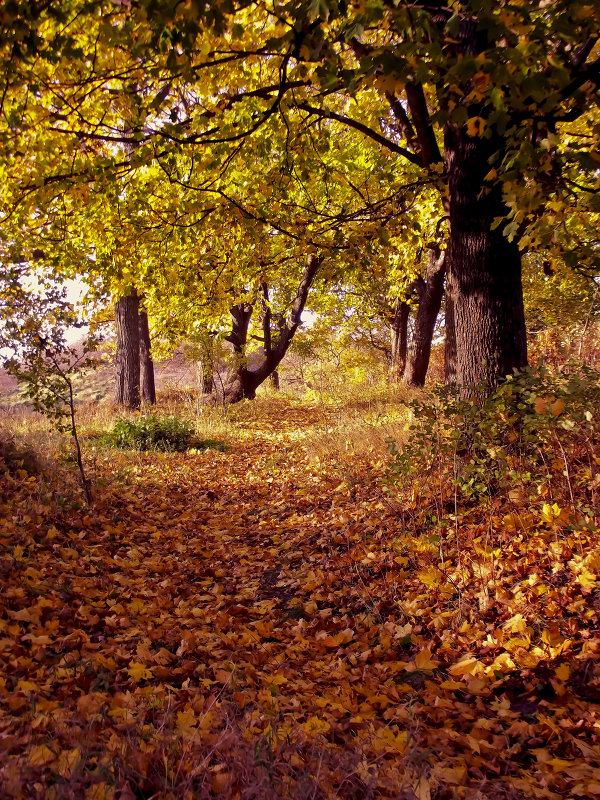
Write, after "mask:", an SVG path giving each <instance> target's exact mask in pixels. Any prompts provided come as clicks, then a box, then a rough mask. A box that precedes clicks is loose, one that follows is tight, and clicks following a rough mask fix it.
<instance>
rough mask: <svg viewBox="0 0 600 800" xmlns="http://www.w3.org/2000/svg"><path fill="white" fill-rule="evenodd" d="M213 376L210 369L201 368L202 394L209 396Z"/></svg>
mask: <svg viewBox="0 0 600 800" xmlns="http://www.w3.org/2000/svg"><path fill="white" fill-rule="evenodd" d="M213 386H214V382H213V374H212V369H211V368H209V367H208V366H207V365H203V366H202V394H210V393H211V392H212V390H213Z"/></svg>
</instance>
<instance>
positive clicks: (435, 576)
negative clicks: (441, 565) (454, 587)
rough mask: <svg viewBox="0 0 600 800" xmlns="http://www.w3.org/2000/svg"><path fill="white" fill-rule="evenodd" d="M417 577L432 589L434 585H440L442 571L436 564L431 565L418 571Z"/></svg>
mask: <svg viewBox="0 0 600 800" xmlns="http://www.w3.org/2000/svg"><path fill="white" fill-rule="evenodd" d="M417 578H418V579H419V580H420V581H421V583H422V584H423V585H424V586H427V588H428V589H432V588H433V587H434V586H438V585H439V583H440V580H441V578H442V573H441V572H440V570H439V569H438V568H437V567H436V566H431V567H428V568H427V569H422V570H421V571H420V572H418V573H417Z"/></svg>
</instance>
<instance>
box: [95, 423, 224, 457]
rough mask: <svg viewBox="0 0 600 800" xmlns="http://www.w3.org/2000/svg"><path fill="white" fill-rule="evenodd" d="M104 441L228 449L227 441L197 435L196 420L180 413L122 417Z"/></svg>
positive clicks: (138, 447) (129, 445)
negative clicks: (167, 415) (160, 415)
mask: <svg viewBox="0 0 600 800" xmlns="http://www.w3.org/2000/svg"><path fill="white" fill-rule="evenodd" d="M100 442H101V443H102V444H104V445H106V446H108V447H119V448H123V449H130V450H162V451H165V452H183V451H185V450H192V449H195V450H206V449H208V448H212V449H215V450H224V449H225V445H224V444H223V442H219V441H216V440H213V439H199V438H198V437H197V436H196V434H195V428H194V423H193V422H191V421H190V420H186V419H182V418H181V417H177V416H171V417H159V416H155V415H151V416H148V417H140V418H139V419H136V420H129V419H118V420H117V421H116V422H115V424H114V426H113V428H112V430H110V431H106V432H105V433H103V434H102V436H101V437H100Z"/></svg>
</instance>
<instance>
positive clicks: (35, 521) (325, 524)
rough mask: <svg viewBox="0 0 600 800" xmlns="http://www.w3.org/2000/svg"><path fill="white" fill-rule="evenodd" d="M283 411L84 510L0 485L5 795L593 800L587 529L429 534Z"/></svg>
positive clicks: (595, 763)
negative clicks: (291, 427) (280, 432)
mask: <svg viewBox="0 0 600 800" xmlns="http://www.w3.org/2000/svg"><path fill="white" fill-rule="evenodd" d="M544 402H546V401H544ZM545 408H546V406H544V409H545ZM310 413H311V412H310V411H309V410H307V409H301V408H295V409H294V416H293V419H294V424H298V425H299V426H300V425H302V426H304V427H306V424H307V421H308V419H309V416H310ZM544 413H545V412H544ZM281 418H282V412H281V411H280V412H279V415H278V417H277V420H276V421H275V420H269V419H265V420H264V422H263V424H264V426H265V428H266V429H267V433H266V434H265V436H264V437H262V438H261V437H260V433H259V431H258V430H257V428H256V426H255V427H253V429H252V436H251V437H248V438H242V437H240V442H239V445H237V446H236V447H235V448H233V449H232V450H230V451H229V452H228V453H226V454H224V453H219V452H214V451H210V452H205V453H201V454H197V455H187V456H182V455H177V454H169V455H161V456H160V457H159V458H156V457H155V456H151V455H148V456H136V457H135V458H136V459H137V460H136V464H137V466H138V467H139V469H138V472H137V473H135V474H134V477H132V479H131V482H130V484H129V485H123V484H119V483H116V482H114V483H113V482H111V481H110V475H109V474H107V475H106V476H105V480H106V488H105V491H104V494H103V496H102V497H100V498H99V500H98V503H97V505H96V507H95V508H94V511H93V512H92V513H89V514H87V515H83V514H82V513H81V512H78V511H76V510H72V509H71V510H68V511H67V510H65V511H61V510H59V509H56V508H52V507H51V506H49V505H46V504H44V503H43V502H41V500H40V499H39V495H36V488H35V485H34V484H33V483H32V482H31V481H30V480H29V479H27V480H24V479H22V478H20V477H19V476H18V475H17V476H9V475H5V476H4V477H3V478H2V481H3V490H4V491H3V495H2V500H1V501H0V510H1V516H0V574H1V575H2V579H3V588H4V591H3V595H2V599H1V601H0V602H1V603H2V606H1V608H2V616H1V617H0V665H1V668H0V674H1V675H2V678H0V709H1V711H0V713H1V716H0V726H1V727H0V735H1V736H2V742H3V748H4V753H5V758H4V761H3V763H2V764H1V765H0V785H1V786H2V789H3V792H4V794H5V795H6V796H7V797H20V796H35V792H37V791H38V790H37V789H35V788H34V787H35V786H36V785H40V786H42V787H43V791H44V793H45V794H46V795H47V796H49V797H50V796H60V792H61V791H62V790H63V789H64V787H65V786H66V785H67V784H68V785H69V786H70V787H75V788H74V791H77V792H78V796H81V797H86V798H87V797H98V798H101V797H106V798H115V800H116V798H119V799H120V798H128V797H133V796H140V794H145V796H156V797H164V798H170V797H173V798H175V797H185V796H186V795H185V791H188V792H191V794H190V795H189V796H190V797H210V796H220V797H228V798H229V797H231V798H234V797H238V796H240V793H241V791H242V789H243V788H244V787H246V788H247V786H249V785H252V782H254V785H255V786H256V787H258V788H256V793H257V794H258V795H259V796H262V797H265V798H270V797H277V796H290V797H301V796H307V795H306V794H305V795H302V791H304V790H305V789H304V788H302V787H305V784H303V783H302V781H303V780H308V779H310V780H313V781H316V782H317V783H316V784H315V785H317V784H318V787H319V791H320V792H322V794H323V796H331V797H334V796H338V797H346V796H347V797H350V796H367V795H368V792H371V793H374V794H375V796H377V797H390V798H391V797H398V793H399V791H400V790H402V791H404V792H405V794H406V796H415V797H418V798H423V799H424V800H427V798H431V797H435V798H436V800H437V799H438V798H439V800H445V798H449V797H452V796H454V793H455V791H456V789H457V788H458V787H461V789H462V787H466V789H467V790H468V791H470V792H471V793H472V796H473V797H477V796H479V795H478V794H477V792H480V793H481V792H483V795H481V796H486V794H487V796H493V792H494V791H497V795H498V796H517V795H515V793H521V794H522V795H525V796H535V797H540V798H547V799H548V800H553V798H559V797H563V796H574V797H582V798H585V797H590V796H595V795H597V794H598V791H597V787H598V786H600V750H599V749H598V747H599V743H600V740H599V737H598V724H599V721H598V716H597V704H598V702H599V701H600V647H599V644H600V639H599V637H598V633H597V631H598V628H599V623H600V615H599V611H600V600H598V599H597V597H596V594H597V588H596V576H597V574H598V569H599V567H600V546H599V544H598V537H597V533H596V531H595V530H594V529H591V528H587V529H586V528H583V527H582V528H579V529H578V528H576V527H575V526H574V523H573V514H572V512H571V511H569V510H568V509H567V508H566V505H565V503H564V502H563V501H561V500H560V499H559V498H556V500H554V499H553V500H552V501H551V504H550V503H547V502H546V500H544V497H540V499H539V503H538V505H537V506H534V505H533V504H532V503H531V502H530V503H529V507H528V509H527V511H524V510H520V511H519V513H518V514H516V513H515V512H514V511H513V510H509V508H508V507H507V508H501V509H499V510H498V513H497V514H495V515H494V518H493V519H492V521H491V523H490V520H489V518H485V519H484V520H483V522H482V521H481V520H480V519H479V518H478V517H477V509H475V510H474V511H472V512H470V513H471V516H470V518H468V519H465V520H461V522H460V525H459V527H458V528H454V527H450V528H447V529H445V530H442V529H440V530H439V531H437V533H438V534H439V535H436V537H433V538H432V537H430V536H429V533H430V532H431V531H430V530H429V532H428V535H427V536H424V535H422V534H423V531H422V529H419V527H418V524H417V523H416V522H413V528H412V529H411V527H410V525H409V524H408V522H410V520H418V514H420V513H423V514H424V513H425V511H426V508H425V505H424V504H423V510H420V511H418V512H417V511H411V512H410V515H408V516H407V518H406V519H403V520H402V521H400V520H399V517H398V512H397V511H396V510H395V509H394V508H392V507H391V505H390V504H389V503H388V502H387V499H386V496H385V495H384V493H383V492H382V490H381V488H380V484H379V482H378V473H377V472H374V471H373V470H374V467H373V466H372V465H371V464H369V462H367V461H357V462H356V464H354V466H353V468H354V469H355V470H356V471H358V470H362V474H363V476H364V480H362V481H361V482H360V483H359V484H357V485H352V486H351V487H349V486H348V484H347V483H346V482H345V481H341V480H340V475H339V474H336V470H335V464H328V463H326V462H325V461H322V462H321V463H319V464H316V465H315V464H314V463H313V464H310V465H307V466H306V467H305V468H304V467H303V468H302V469H301V468H300V467H299V466H298V464H297V463H296V462H295V461H294V455H295V450H294V447H293V444H292V443H290V442H289V441H287V440H286V439H285V437H283V436H282V437H280V438H277V436H276V435H275V433H274V430H276V422H277V424H278V423H279V422H280V419H281ZM115 457H117V456H115ZM119 458H125V456H122V455H120V456H119ZM344 459H345V460H347V459H348V456H347V455H346V454H345V455H344ZM290 464H294V467H295V468H294V471H293V472H292V471H291V470H290ZM249 474H250V477H248V476H249ZM267 479H268V480H270V483H268V484H267ZM525 501H526V498H523V497H522V496H521V495H519V496H518V497H517V496H516V495H515V496H514V497H513V498H512V499H510V502H511V503H525ZM546 506H547V507H546ZM411 515H412V516H411ZM508 522H510V525H509V524H508ZM525 523H526V524H525ZM480 524H484V525H485V526H486V527H485V531H486V533H485V537H491V539H492V540H493V541H490V542H487V540H486V538H485V537H483V536H482V534H481V530H479V529H478V526H480ZM456 530H458V531H459V535H460V536H461V537H462V540H461V542H460V544H461V548H462V549H461V550H460V552H459V548H458V547H457V541H456V538H455V537H456ZM400 531H401V532H400ZM440 548H443V553H444V561H443V562H441V560H440ZM592 756H593V757H592ZM310 776H312V777H310ZM315 785H311V788H310V791H309V794H308V796H310V794H311V793H314V790H315ZM273 786H276V787H277V789H276V790H275V789H273V788H272V787H273ZM286 787H287V788H286ZM482 787H484V788H482ZM307 791H308V790H307ZM269 792H271V794H269ZM273 792H276V793H275V794H273ZM277 792H278V793H279V794H277ZM285 792H287V795H286V794H285ZM294 792H295V794H294ZM352 792H353V793H354V794H352ZM411 792H412V795H411V794H410V793H411ZM511 792H512V795H511ZM136 793H137V795H136Z"/></svg>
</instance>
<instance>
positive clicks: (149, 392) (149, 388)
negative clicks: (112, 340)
mask: <svg viewBox="0 0 600 800" xmlns="http://www.w3.org/2000/svg"><path fill="white" fill-rule="evenodd" d="M138 321H139V328H140V385H141V390H142V400H143V401H144V403H148V405H154V404H155V403H156V386H155V384H154V362H153V361H152V349H151V345H150V328H149V327H148V314H147V313H146V311H145V310H144V309H140V313H139V317H138Z"/></svg>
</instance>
